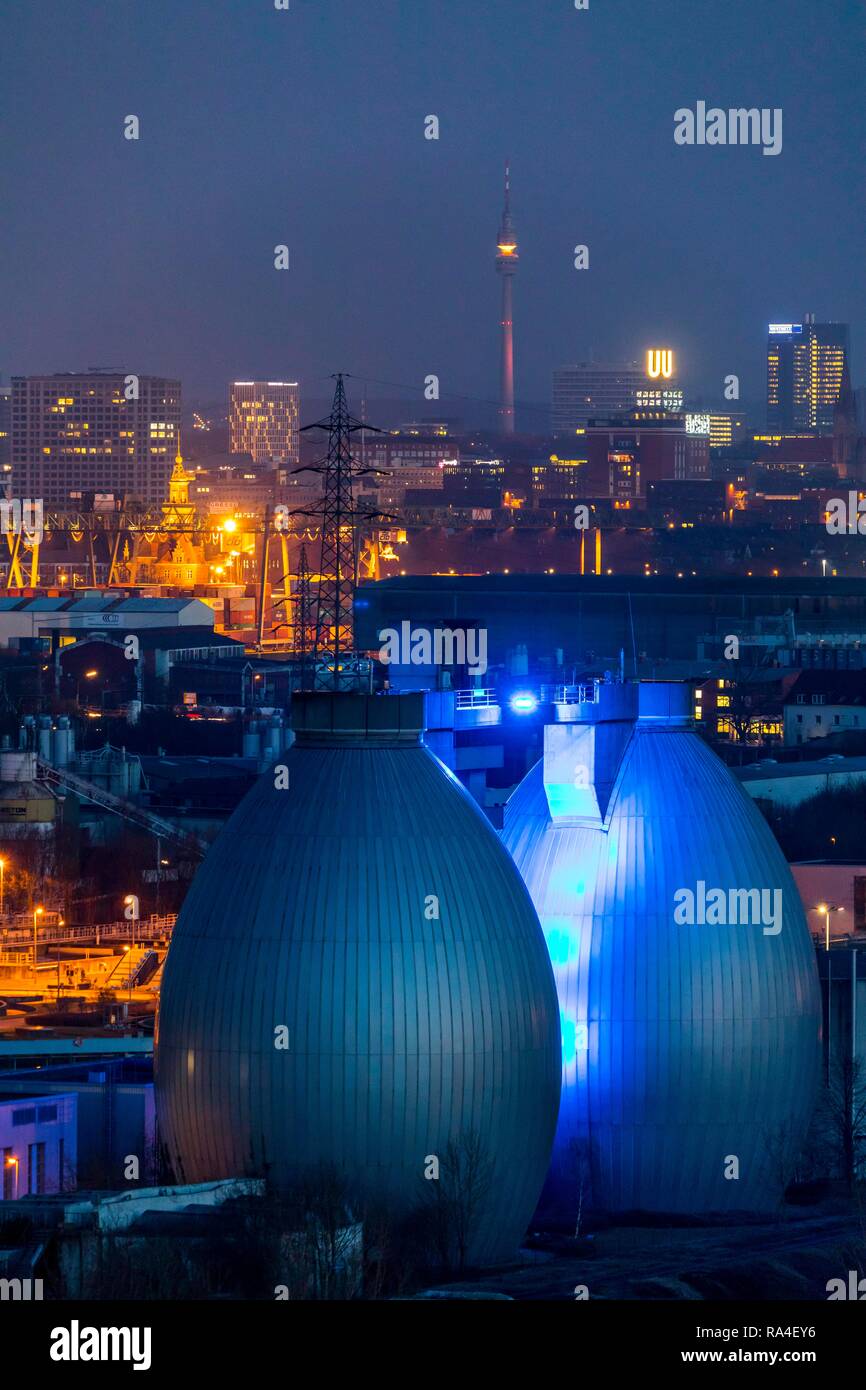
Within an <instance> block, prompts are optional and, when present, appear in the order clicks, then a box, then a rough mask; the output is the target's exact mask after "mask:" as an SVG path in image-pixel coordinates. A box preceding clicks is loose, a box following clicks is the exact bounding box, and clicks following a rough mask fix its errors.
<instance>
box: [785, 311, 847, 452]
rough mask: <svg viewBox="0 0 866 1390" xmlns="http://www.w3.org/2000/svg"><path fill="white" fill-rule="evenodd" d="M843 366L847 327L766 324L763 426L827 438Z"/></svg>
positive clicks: (808, 320) (811, 318)
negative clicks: (765, 407)
mask: <svg viewBox="0 0 866 1390" xmlns="http://www.w3.org/2000/svg"><path fill="white" fill-rule="evenodd" d="M847 360H848V325H847V323H816V322H815V315H814V314H806V315H805V317H804V319H803V322H802V323H771V324H770V326H769V331H768V335H767V426H768V428H769V429H771V430H778V431H779V432H780V433H786V434H796V433H799V432H802V431H804V430H807V431H811V432H812V433H815V434H832V432H833V420H834V411H835V407H836V402H837V401H838V400H839V395H840V392H841V390H842V383H843V379H844V376H845V370H846V366H847Z"/></svg>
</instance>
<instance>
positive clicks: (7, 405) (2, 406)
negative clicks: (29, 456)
mask: <svg viewBox="0 0 866 1390" xmlns="http://www.w3.org/2000/svg"><path fill="white" fill-rule="evenodd" d="M11 452H12V389H11V387H9V386H0V468H6V467H7V466H8V464H9V461H10V454H11Z"/></svg>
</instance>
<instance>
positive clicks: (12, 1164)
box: [6, 1154, 18, 1198]
mask: <svg viewBox="0 0 866 1390" xmlns="http://www.w3.org/2000/svg"><path fill="white" fill-rule="evenodd" d="M6 1167H7V1168H14V1169H15V1197H16V1198H17V1196H18V1159H17V1158H16V1157H15V1155H14V1154H10V1155H9V1157H8V1158H7V1160H6Z"/></svg>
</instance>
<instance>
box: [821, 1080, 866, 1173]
mask: <svg viewBox="0 0 866 1390" xmlns="http://www.w3.org/2000/svg"><path fill="white" fill-rule="evenodd" d="M827 1091H828V1102H829V1113H830V1121H831V1124H832V1128H833V1134H834V1135H835V1138H836V1144H837V1152H838V1157H839V1170H840V1175H841V1176H842V1178H844V1180H845V1182H846V1184H847V1186H848V1191H849V1192H853V1191H854V1187H855V1184H856V1181H857V1175H858V1170H859V1167H860V1163H861V1161H862V1154H863V1144H864V1141H866V1085H864V1077H863V1065H862V1063H861V1061H860V1059H859V1058H857V1057H847V1056H846V1057H842V1058H840V1059H839V1060H838V1061H837V1062H836V1063H835V1065H834V1066H833V1067H832V1068H831V1070H830V1082H829V1085H828V1087H827Z"/></svg>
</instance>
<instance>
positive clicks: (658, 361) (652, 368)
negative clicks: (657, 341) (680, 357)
mask: <svg viewBox="0 0 866 1390" xmlns="http://www.w3.org/2000/svg"><path fill="white" fill-rule="evenodd" d="M646 374H647V376H648V377H651V378H652V379H653V381H655V380H656V378H657V377H660V376H662V377H664V378H665V380H666V381H668V380H669V379H670V378H671V377H672V376H673V374H674V355H673V352H672V351H671V349H670V348H647V355H646Z"/></svg>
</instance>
